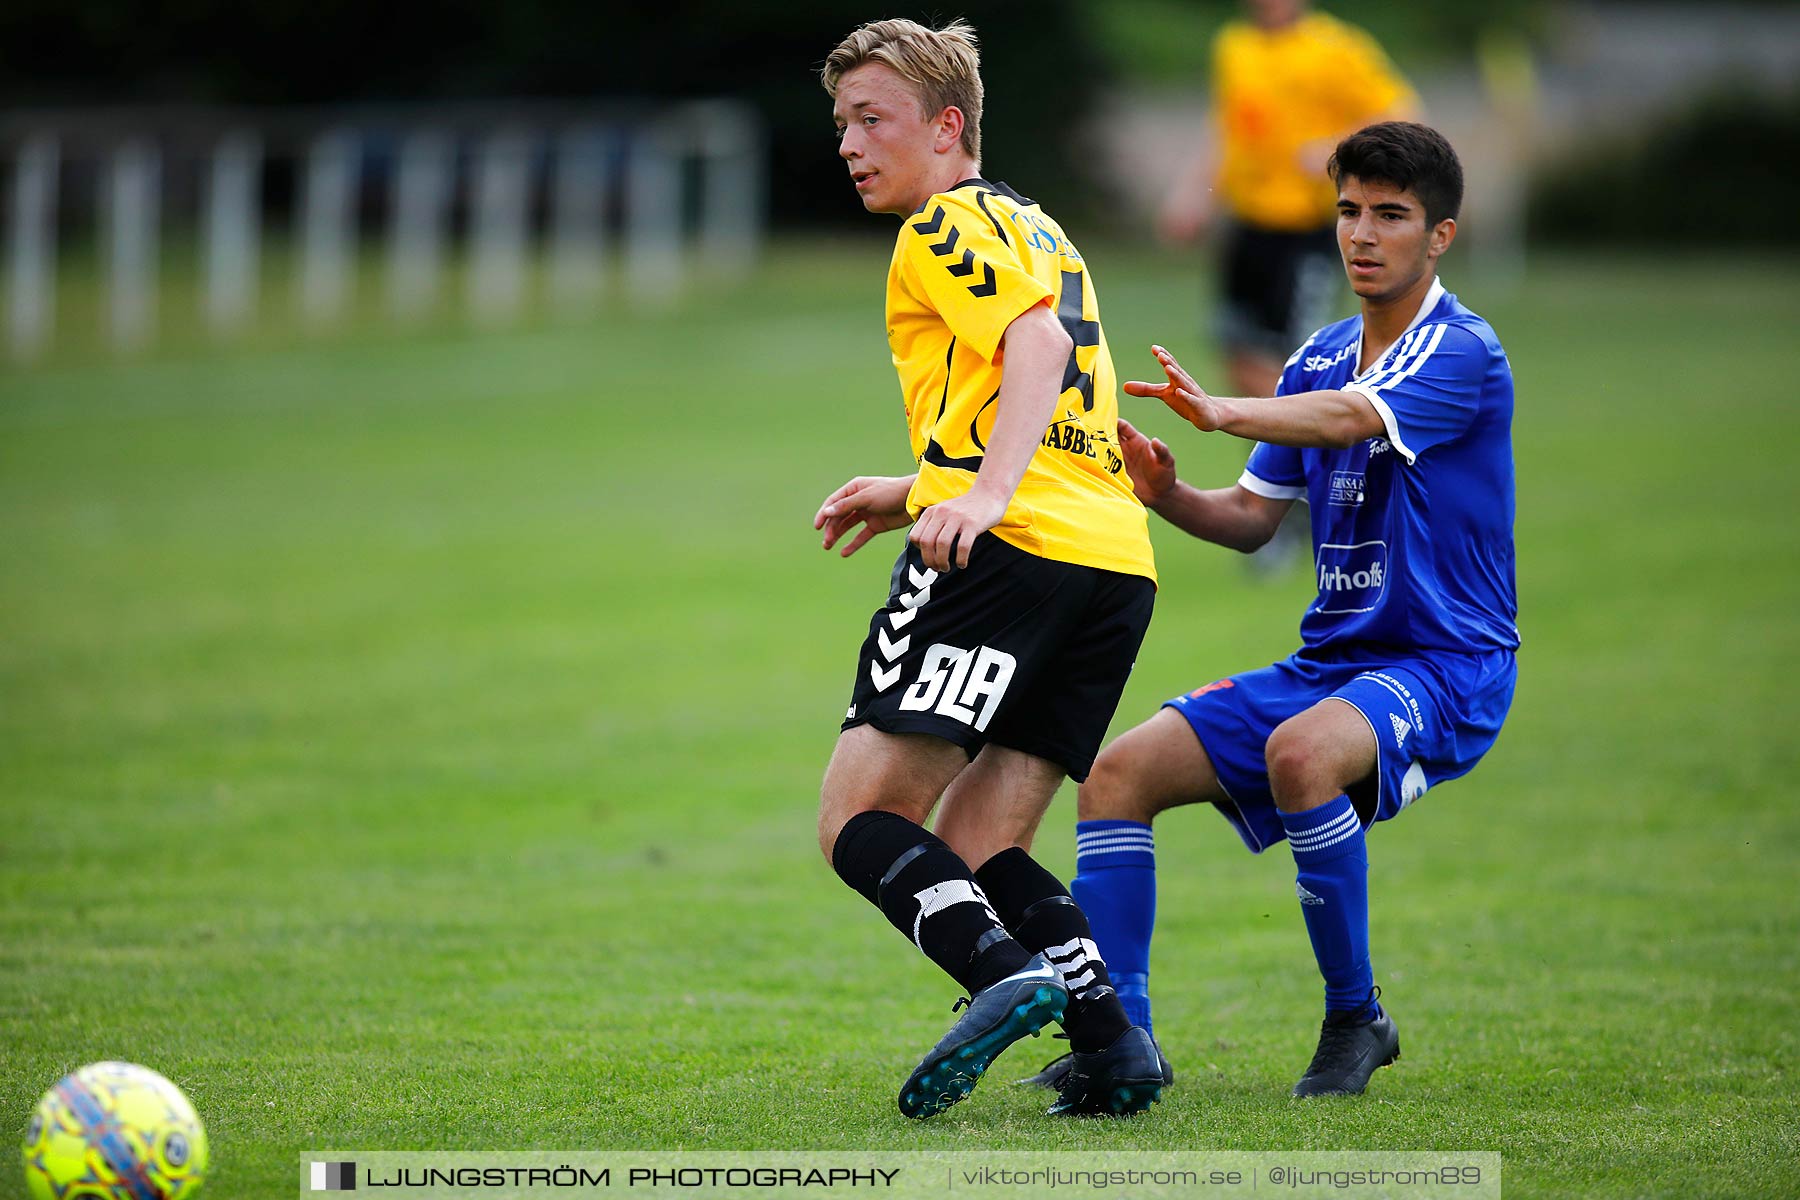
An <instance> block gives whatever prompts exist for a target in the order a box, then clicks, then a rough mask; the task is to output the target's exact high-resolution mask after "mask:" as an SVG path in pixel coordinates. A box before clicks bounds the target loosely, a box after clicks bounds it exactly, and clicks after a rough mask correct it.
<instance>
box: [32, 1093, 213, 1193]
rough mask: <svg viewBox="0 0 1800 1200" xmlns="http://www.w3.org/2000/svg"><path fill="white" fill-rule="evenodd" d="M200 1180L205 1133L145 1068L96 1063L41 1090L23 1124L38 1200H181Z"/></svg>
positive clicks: (188, 1108)
mask: <svg viewBox="0 0 1800 1200" xmlns="http://www.w3.org/2000/svg"><path fill="white" fill-rule="evenodd" d="M205 1176H206V1129H205V1128H204V1127H203V1126H202V1125H201V1124H200V1118H199V1116H198V1115H197V1114H196V1113H195V1112H194V1106H193V1105H192V1104H189V1103H188V1098H187V1097H186V1096H184V1095H182V1094H181V1089H180V1088H178V1087H176V1086H175V1085H174V1084H172V1083H170V1082H169V1081H168V1080H167V1079H164V1078H163V1077H162V1076H161V1075H158V1074H157V1073H156V1072H155V1071H152V1070H150V1069H149V1068H148V1067H139V1066H134V1065H133V1064H131V1063H120V1062H102V1063H93V1064H91V1065H89V1066H85V1067H83V1068H81V1070H79V1071H76V1072H75V1073H74V1074H73V1075H68V1076H65V1077H64V1078H63V1079H61V1080H59V1081H58V1082H57V1085H56V1086H55V1087H53V1088H51V1089H50V1090H49V1091H48V1092H45V1093H44V1098H43V1099H42V1100H40V1101H38V1106H37V1110H36V1111H35V1112H33V1113H32V1114H31V1122H30V1123H29V1124H28V1125H27V1126H26V1127H25V1186H26V1187H27V1188H28V1189H29V1190H30V1192H31V1194H32V1196H33V1197H35V1198H36V1200H185V1198H186V1197H189V1196H193V1195H194V1194H195V1193H197V1192H198V1191H199V1190H200V1183H201V1180H202V1179H204V1178H205Z"/></svg>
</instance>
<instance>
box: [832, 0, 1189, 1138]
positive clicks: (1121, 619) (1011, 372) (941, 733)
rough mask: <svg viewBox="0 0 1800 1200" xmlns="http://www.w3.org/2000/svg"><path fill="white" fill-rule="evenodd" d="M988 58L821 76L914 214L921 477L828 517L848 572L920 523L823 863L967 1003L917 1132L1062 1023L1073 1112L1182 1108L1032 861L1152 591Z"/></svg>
mask: <svg viewBox="0 0 1800 1200" xmlns="http://www.w3.org/2000/svg"><path fill="white" fill-rule="evenodd" d="M979 62H980V60H979V56H978V54H977V50H976V43H975V35H974V31H973V30H972V29H970V28H969V27H968V26H967V25H964V24H962V23H960V22H956V23H953V24H951V25H949V26H947V27H946V28H944V29H941V30H933V29H928V28H926V27H924V26H921V25H917V24H915V23H913V22H911V21H902V20H892V21H876V22H871V23H870V24H868V25H864V26H862V27H861V28H859V29H857V30H856V31H855V32H853V33H852V34H850V36H849V37H847V38H845V39H844V41H843V42H842V43H841V44H840V45H839V46H838V47H837V49H836V50H834V51H833V52H832V53H831V55H830V57H829V58H828V59H827V60H826V66H825V69H824V72H823V83H824V85H825V90H826V91H827V92H828V93H829V94H830V95H831V97H832V99H833V101H834V106H833V110H832V111H833V117H834V120H835V123H836V125H837V128H838V133H839V147H838V153H839V155H840V156H841V157H842V159H843V161H844V163H845V165H846V167H847V168H848V171H849V175H850V178H851V181H852V183H853V185H854V187H855V188H856V191H857V194H858V195H859V196H861V198H862V200H863V204H864V207H866V208H867V209H868V210H869V211H871V212H879V213H892V214H895V215H897V216H899V217H901V218H902V225H901V229H900V234H899V238H898V240H897V242H896V245H895V249H894V257H893V261H892V263H891V264H890V266H889V271H888V286H887V327H888V341H889V345H890V347H891V349H892V351H893V357H894V364H895V367H896V368H897V369H898V371H899V374H900V383H901V391H902V394H903V397H904V400H905V406H906V420H907V426H908V434H909V437H910V442H911V449H912V453H913V456H914V458H915V460H916V461H917V463H918V469H917V471H916V472H915V473H914V474H911V475H905V476H889V477H868V476H859V477H857V478H855V479H852V480H850V481H849V482H848V483H846V484H844V485H843V486H842V487H840V488H838V489H837V490H836V491H834V492H832V493H831V495H830V496H828V497H827V498H826V500H825V502H824V504H823V505H821V506H820V508H819V511H818V513H817V514H816V515H815V517H814V520H813V525H814V528H816V529H820V530H822V531H823V544H824V546H825V548H826V549H831V548H832V547H834V546H840V545H841V550H840V553H842V554H845V555H848V554H851V553H854V552H855V551H856V550H857V549H859V548H860V547H861V546H862V545H864V544H865V543H866V542H867V541H868V540H869V539H870V538H871V537H873V536H875V535H876V534H878V533H882V532H886V531H888V530H892V529H899V528H901V527H903V526H906V525H908V524H911V525H912V529H911V531H910V532H909V533H908V535H907V545H906V548H905V550H904V551H903V552H902V553H901V555H900V558H899V561H898V562H896V563H895V565H894V570H893V574H892V577H891V579H890V581H889V586H888V596H887V603H886V604H885V605H883V606H882V608H881V609H879V610H878V611H877V612H876V613H875V615H874V616H873V618H872V619H871V620H870V623H869V633H868V637H867V638H866V639H865V640H864V642H863V645H862V651H861V655H860V657H859V660H858V664H857V674H856V683H855V686H854V689H853V691H852V695H851V704H850V709H849V712H848V714H847V715H846V717H845V720H844V722H843V726H842V728H841V730H840V732H839V735H838V742H837V746H836V749H835V750H834V751H833V753H832V757H831V763H830V765H829V766H828V767H827V768H826V772H825V781H824V784H823V786H822V788H821V796H820V799H821V802H820V807H819V847H820V849H821V850H822V851H824V853H825V856H826V858H827V859H829V860H830V862H831V864H832V867H833V868H834V869H835V870H836V871H837V873H838V875H839V876H840V877H841V878H842V879H843V880H844V882H845V883H847V884H849V885H850V887H851V888H853V889H854V890H855V891H857V892H858V893H860V894H861V895H862V896H863V897H865V898H866V899H868V900H869V901H870V902H871V903H873V904H875V905H876V906H877V907H878V908H880V909H881V911H882V913H883V915H884V916H886V917H887V919H888V920H889V921H890V922H891V923H892V924H893V925H894V926H895V928H897V929H899V930H900V931H901V932H902V933H904V934H905V935H906V936H907V937H908V938H909V939H910V940H911V941H912V942H913V943H914V944H915V945H916V946H917V947H918V948H919V950H920V951H922V952H923V953H924V954H925V955H926V956H928V957H929V958H930V959H931V960H932V961H933V962H935V963H937V964H938V966H940V967H941V968H943V970H944V971H945V972H946V973H947V974H949V975H950V976H951V977H952V978H953V979H955V980H956V981H957V982H958V983H959V984H960V985H961V986H962V987H963V988H964V989H965V990H966V991H967V992H968V993H969V996H970V1002H969V1004H968V1006H967V1009H966V1011H964V1012H963V1015H962V1016H961V1017H960V1018H959V1019H958V1020H957V1021H956V1022H955V1023H954V1024H953V1025H952V1027H951V1029H950V1031H949V1032H948V1033H947V1034H945V1035H944V1037H943V1038H942V1039H941V1040H940V1041H939V1042H938V1043H937V1045H936V1046H934V1047H933V1048H932V1049H931V1050H930V1051H929V1052H928V1053H927V1054H926V1055H925V1057H924V1058H923V1059H922V1060H921V1061H920V1062H919V1064H918V1066H917V1067H915V1068H914V1069H913V1071H912V1073H911V1075H910V1076H909V1077H908V1078H907V1080H906V1081H905V1083H904V1084H903V1085H902V1086H901V1088H900V1094H899V1107H900V1110H901V1112H902V1113H904V1114H905V1115H907V1116H909V1117H914V1118H921V1119H922V1118H925V1117H930V1116H932V1115H934V1114H936V1113H938V1112H941V1111H942V1110H943V1109H945V1108H947V1107H949V1106H950V1105H951V1104H954V1103H956V1102H957V1101H959V1100H961V1099H962V1098H963V1097H965V1096H967V1095H968V1094H969V1091H970V1090H971V1089H972V1088H973V1087H974V1085H975V1082H976V1080H977V1079H979V1078H980V1076H981V1075H982V1074H983V1073H984V1072H985V1071H986V1069H987V1067H988V1066H989V1064H990V1063H992V1062H993V1060H994V1058H995V1057H996V1056H997V1055H999V1054H1000V1052H1001V1051H1002V1050H1004V1049H1005V1048H1006V1047H1007V1046H1008V1045H1010V1044H1011V1043H1012V1042H1014V1041H1016V1040H1018V1039H1019V1038H1021V1037H1023V1036H1025V1035H1026V1034H1028V1033H1036V1032H1037V1031H1038V1030H1039V1029H1041V1028H1042V1027H1043V1026H1044V1025H1045V1024H1047V1023H1049V1022H1051V1021H1056V1020H1060V1021H1061V1022H1062V1023H1063V1026H1064V1028H1065V1029H1066V1030H1067V1031H1068V1034H1069V1038H1070V1043H1071V1047H1072V1049H1073V1051H1074V1055H1075V1060H1074V1061H1075V1069H1074V1070H1071V1071H1070V1072H1069V1074H1068V1076H1067V1078H1066V1079H1065V1082H1064V1084H1063V1086H1062V1087H1060V1088H1059V1094H1058V1098H1057V1101H1056V1103H1055V1105H1053V1106H1052V1108H1051V1110H1050V1111H1051V1112H1052V1113H1059V1114H1060V1113H1115V1114H1129V1113H1135V1112H1138V1111H1141V1110H1142V1109H1144V1108H1147V1107H1148V1106H1149V1105H1150V1104H1152V1103H1153V1102H1155V1101H1156V1100H1157V1099H1158V1098H1159V1096H1160V1093H1161V1090H1162V1087H1163V1083H1164V1078H1163V1066H1162V1062H1161V1059H1160V1053H1159V1051H1158V1050H1157V1047H1156V1046H1155V1044H1154V1043H1153V1042H1152V1041H1151V1039H1150V1037H1149V1035H1148V1034H1147V1033H1146V1032H1145V1031H1144V1030H1143V1029H1140V1028H1137V1027H1135V1026H1133V1025H1132V1024H1131V1023H1130V1021H1129V1020H1127V1019H1126V1016H1125V1012H1124V1009H1123V1007H1122V1006H1121V1005H1120V1003H1119V999H1118V996H1117V995H1116V994H1115V992H1114V990H1113V987H1112V983H1111V980H1110V978H1109V976H1108V975H1107V971H1106V964H1105V963H1104V962H1103V961H1102V960H1101V958H1100V956H1099V953H1098V951H1097V950H1095V949H1094V945H1093V937H1092V934H1091V932H1090V930H1089V927H1088V923H1087V918H1086V917H1085V916H1084V915H1083V914H1082V912H1081V910H1080V909H1079V908H1078V907H1077V906H1076V905H1075V903H1074V901H1073V900H1072V899H1070V897H1069V894H1068V890H1067V889H1066V888H1064V887H1063V885H1062V884H1061V883H1060V882H1059V881H1058V880H1057V879H1056V878H1055V876H1053V875H1051V874H1050V873H1049V872H1048V871H1046V870H1045V869H1044V868H1043V867H1041V866H1039V865H1038V864H1037V863H1036V862H1035V861H1034V860H1033V859H1032V858H1031V856H1030V854H1029V853H1028V852H1027V850H1028V848H1029V846H1030V844H1031V840H1032V836H1033V834H1034V833H1035V832H1036V829H1037V825H1038V822H1039V820H1040V819H1041V818H1042V816H1043V813H1044V810H1045V808H1046V807H1048V805H1049V802H1050V798H1051V796H1052V795H1053V794H1054V793H1055V791H1056V788H1057V786H1058V785H1059V784H1060V783H1061V782H1062V780H1063V778H1064V777H1065V776H1069V777H1072V778H1074V779H1076V780H1078V781H1079V780H1081V779H1083V778H1085V777H1086V775H1087V771H1088V767H1089V766H1090V765H1091V764H1092V762H1093V758H1094V755H1095V753H1096V752H1097V751H1098V749H1099V746H1100V740H1101V738H1102V737H1103V736H1104V734H1105V731H1106V726H1107V723H1108V722H1109V721H1110V720H1111V718H1112V714H1113V710H1114V708H1115V707H1116V706H1117V704H1118V699H1119V695H1120V693H1121V691H1122V690H1123V689H1124V686H1125V680H1126V678H1127V677H1128V676H1129V674H1130V671H1131V666H1132V663H1133V660H1134V659H1135V658H1136V656H1137V650H1138V646H1139V644H1140V643H1141V642H1142V640H1143V636H1144V630H1145V628H1146V627H1147V626H1148V624H1149V620H1150V611H1151V607H1152V604H1153V602H1154V598H1155V590H1156V588H1155V582H1154V579H1155V570H1154V566H1153V564H1152V560H1151V554H1150V542H1149V533H1148V530H1147V519H1146V516H1145V513H1144V509H1143V506H1142V505H1141V504H1140V503H1139V502H1138V501H1137V499H1136V498H1135V497H1134V496H1133V494H1132V487H1131V480H1130V477H1129V476H1128V475H1127V474H1126V473H1125V470H1124V459H1123V456H1122V455H1121V454H1120V452H1119V440H1118V406H1117V398H1116V393H1115V386H1116V384H1115V379H1114V376H1113V368H1112V361H1111V356H1110V355H1109V354H1108V352H1107V348H1106V341H1105V337H1104V335H1103V334H1102V332H1101V328H1100V314H1099V306H1098V301H1097V299H1096V297H1095V294H1094V288H1093V283H1092V280H1090V279H1089V278H1088V273H1087V265H1086V263H1085V261H1084V260H1083V259H1082V257H1081V254H1080V252H1079V251H1078V250H1076V248H1075V247H1074V245H1073V244H1072V243H1071V242H1070V241H1069V239H1068V237H1067V236H1066V235H1065V234H1064V233H1063V231H1062V229H1061V227H1060V226H1058V225H1057V224H1056V222H1055V221H1053V220H1051V219H1050V218H1049V217H1048V216H1046V215H1045V214H1044V212H1043V211H1042V210H1041V209H1040V208H1039V207H1038V206H1037V205H1035V204H1033V203H1032V202H1031V201H1029V200H1027V199H1025V198H1024V197H1022V196H1020V195H1019V194H1018V193H1016V192H1014V191H1012V189H1010V188H1008V187H1006V186H1005V185H1004V184H999V183H990V182H988V181H987V180H985V179H983V178H982V177H981V133H980V130H981V106H982V98H983V97H982V86H981V76H980V70H979ZM859 527H860V528H859ZM940 801H941V804H940ZM934 809H936V810H937V811H938V817H937V822H936V831H935V833H933V832H928V831H927V830H926V829H925V828H924V825H923V823H924V822H925V821H926V820H928V819H929V818H930V816H931V814H932V811H933V810H934Z"/></svg>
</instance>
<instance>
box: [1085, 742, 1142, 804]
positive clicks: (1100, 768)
mask: <svg viewBox="0 0 1800 1200" xmlns="http://www.w3.org/2000/svg"><path fill="white" fill-rule="evenodd" d="M1140 784H1141V780H1140V779H1139V778H1138V771H1137V766H1136V764H1135V763H1134V762H1133V760H1132V757H1131V755H1130V753H1129V752H1127V751H1125V750H1123V749H1122V748H1121V747H1120V746H1119V745H1118V744H1117V743H1114V744H1113V745H1111V746H1108V747H1107V748H1106V749H1105V750H1102V751H1101V752H1100V757H1099V758H1096V759H1095V760H1094V765H1093V766H1092V767H1091V768H1089V770H1088V777H1087V778H1086V779H1085V780H1083V781H1082V784H1081V787H1080V789H1079V790H1078V791H1077V792H1076V793H1075V815H1076V817H1077V819H1079V820H1082V821H1142V822H1144V823H1145V824H1149V822H1150V819H1151V817H1153V816H1155V812H1154V811H1153V810H1152V808H1151V807H1150V806H1149V805H1148V804H1146V803H1145V800H1144V794H1143V788H1142V787H1141V786H1140Z"/></svg>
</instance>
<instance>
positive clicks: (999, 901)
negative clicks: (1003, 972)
mask: <svg viewBox="0 0 1800 1200" xmlns="http://www.w3.org/2000/svg"><path fill="white" fill-rule="evenodd" d="M975 879H976V881H977V882H978V883H980V884H981V886H982V889H983V890H984V891H986V892H987V894H988V896H989V897H990V898H991V899H992V900H993V902H994V910H995V911H996V912H997V913H998V914H999V915H1000V919H1001V920H1002V921H1003V922H1005V924H1006V928H1007V929H1008V930H1009V931H1011V933H1012V935H1013V937H1014V939H1015V940H1017V941H1018V943H1019V944H1020V945H1021V946H1023V947H1024V948H1025V949H1026V950H1027V951H1030V952H1032V953H1042V954H1044V955H1045V956H1047V957H1048V958H1049V959H1050V961H1051V962H1052V963H1053V964H1054V965H1055V966H1056V969H1057V970H1058V971H1059V972H1060V973H1061V974H1062V977H1063V983H1064V985H1065V986H1066V987H1067V988H1068V989H1069V1007H1068V1011H1067V1012H1066V1013H1065V1014H1064V1016H1063V1028H1064V1029H1065V1030H1067V1031H1068V1034H1069V1044H1070V1045H1071V1046H1072V1047H1074V1049H1075V1050H1076V1051H1078V1052H1090V1051H1099V1050H1104V1049H1105V1048H1106V1047H1108V1046H1110V1045H1112V1044H1113V1042H1115V1041H1117V1040H1118V1038H1119V1035H1120V1034H1122V1033H1124V1032H1125V1031H1126V1030H1127V1029H1129V1028H1131V1021H1130V1019H1129V1018H1128V1017H1127V1016H1126V1015H1125V1009H1124V1008H1123V1007H1122V1006H1121V1005H1120V1004H1119V998H1118V996H1117V994H1116V993H1115V992H1114V990H1113V985H1112V979H1111V977H1110V976H1108V974H1107V971H1106V963H1105V961H1104V960H1103V959H1101V957H1100V951H1099V949H1098V948H1097V947H1096V946H1095V945H1094V938H1093V931H1092V930H1091V929H1089V928H1088V920H1087V917H1086V916H1084V915H1083V914H1082V911H1081V909H1080V908H1079V907H1078V906H1077V905H1076V903H1075V901H1074V899H1073V898H1071V897H1070V895H1069V893H1068V890H1067V889H1065V888H1064V887H1063V885H1062V884H1061V883H1060V882H1059V881H1058V880H1057V878H1056V876H1054V875H1052V874H1051V873H1050V872H1049V871H1046V870H1045V869H1044V868H1043V867H1041V866H1039V865H1038V863H1037V862H1036V861H1035V860H1034V859H1033V858H1032V857H1031V855H1029V854H1027V853H1026V852H1025V851H1024V850H1021V849H1020V848H1019V847H1017V846H1014V847H1012V848H1010V849H1007V850H1002V851H1001V852H1000V853H999V854H996V855H994V856H993V857H992V858H990V859H988V860H987V862H985V863H983V864H982V865H981V867H980V869H979V870H977V871H976V872H975Z"/></svg>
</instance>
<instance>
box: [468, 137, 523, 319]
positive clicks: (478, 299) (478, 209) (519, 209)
mask: <svg viewBox="0 0 1800 1200" xmlns="http://www.w3.org/2000/svg"><path fill="white" fill-rule="evenodd" d="M474 169H475V196H474V208H475V213H474V226H473V229H472V230H471V237H472V245H471V246H470V248H469V273H468V278H467V281H466V283H467V288H468V301H469V311H470V313H471V314H473V315H474V317H475V319H476V320H477V321H479V322H481V323H482V324H497V323H499V322H503V321H507V320H510V319H511V318H513V317H516V316H518V314H519V309H520V307H521V306H522V305H523V304H524V301H525V218H526V211H525V201H526V198H527V196H528V195H529V194H530V190H531V143H530V141H529V140H527V138H526V136H525V134H524V133H522V132H520V131H518V130H507V131H504V132H501V133H496V134H493V135H491V136H489V137H488V138H486V139H485V140H483V141H482V142H481V144H480V146H478V147H477V149H476V151H475V168H474Z"/></svg>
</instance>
